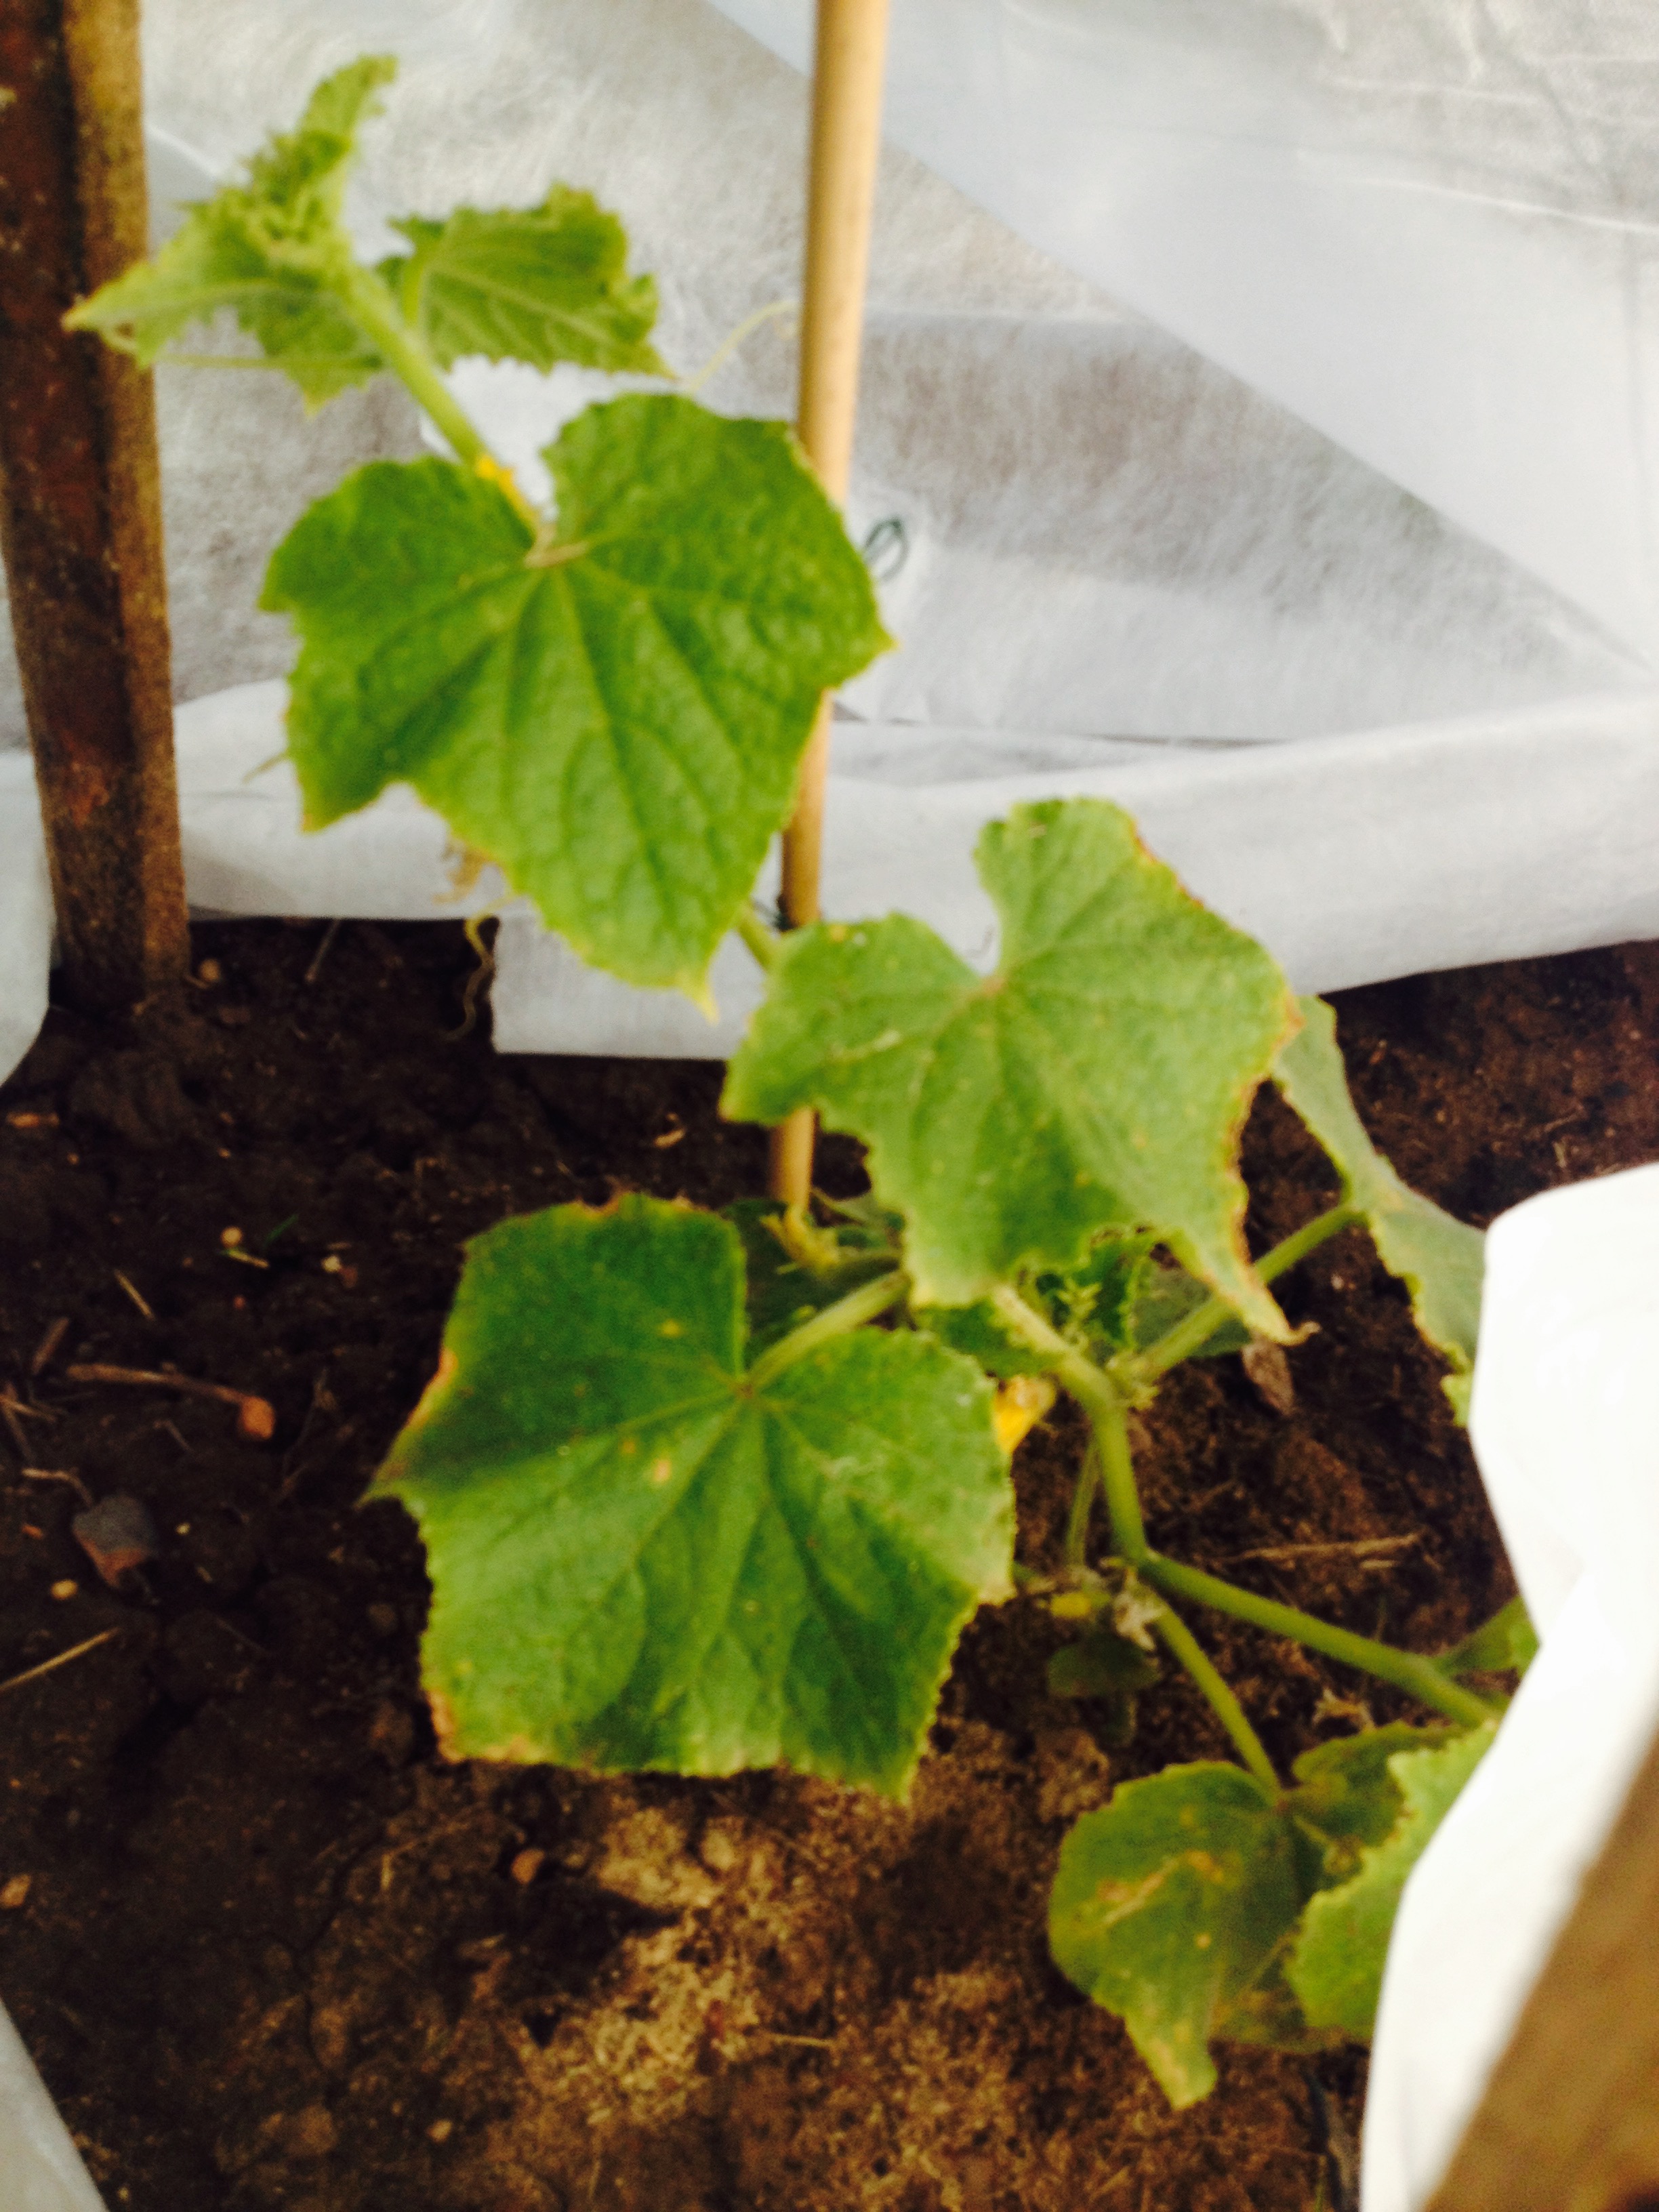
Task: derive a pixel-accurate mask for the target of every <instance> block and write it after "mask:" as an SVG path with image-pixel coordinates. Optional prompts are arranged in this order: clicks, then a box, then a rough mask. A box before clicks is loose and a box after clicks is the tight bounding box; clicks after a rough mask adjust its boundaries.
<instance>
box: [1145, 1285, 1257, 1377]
mask: <svg viewBox="0 0 1659 2212" xmlns="http://www.w3.org/2000/svg"><path fill="white" fill-rule="evenodd" d="M1209 1295H1210V1294H1209V1292H1208V1291H1207V1290H1206V1288H1205V1286H1204V1285H1203V1284H1202V1283H1200V1282H1199V1281H1198V1280H1196V1279H1195V1278H1194V1277H1193V1276H1191V1275H1189V1274H1188V1273H1187V1271H1186V1269H1185V1268H1184V1267H1165V1266H1164V1264H1163V1262H1162V1261H1151V1262H1150V1263H1149V1264H1148V1266H1147V1267H1146V1270H1145V1272H1144V1273H1143V1274H1142V1275H1141V1277H1140V1280H1139V1285H1138V1286H1137V1289H1136V1291H1135V1298H1134V1304H1133V1308H1132V1310H1131V1312H1130V1316H1129V1341H1128V1345H1127V1349H1128V1350H1130V1351H1133V1352H1145V1351H1146V1349H1147V1348H1148V1347H1149V1346H1152V1345H1154V1344H1156V1343H1157V1342H1158V1339H1159V1338H1160V1337H1164V1336H1167V1335H1168V1334H1169V1333H1170V1330H1171V1329H1172V1328H1174V1327H1175V1325H1176V1322H1181V1321H1185V1320H1186V1318H1187V1316H1188V1314H1189V1313H1191V1312H1193V1311H1194V1309H1195V1308H1197V1307H1199V1306H1201V1305H1202V1304H1204V1302H1205V1300H1206V1298H1207V1297H1209ZM1249 1341H1250V1332H1249V1329H1248V1328H1245V1327H1244V1326H1243V1323H1242V1322H1236V1321H1224V1322H1222V1324H1221V1326H1220V1328H1218V1329H1217V1331H1216V1333H1215V1334H1214V1335H1213V1336H1212V1337H1211V1338H1209V1339H1208V1340H1207V1341H1206V1342H1205V1343H1203V1344H1201V1345H1200V1346H1199V1348H1198V1350H1197V1351H1196V1352H1194V1353H1193V1354H1192V1355H1191V1356H1192V1358H1194V1359H1217V1358H1220V1356H1221V1354H1222V1353H1223V1352H1243V1349H1244V1347H1245V1346H1246V1345H1247V1344H1249Z"/></svg>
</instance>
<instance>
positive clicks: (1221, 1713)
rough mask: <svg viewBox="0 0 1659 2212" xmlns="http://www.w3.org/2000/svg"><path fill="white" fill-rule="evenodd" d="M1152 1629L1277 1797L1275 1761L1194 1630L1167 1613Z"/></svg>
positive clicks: (1246, 1762) (1259, 1777)
mask: <svg viewBox="0 0 1659 2212" xmlns="http://www.w3.org/2000/svg"><path fill="white" fill-rule="evenodd" d="M1152 1626H1153V1628H1154V1629H1155V1630H1156V1632H1158V1635H1159V1636H1161V1637H1162V1638H1163V1639H1164V1643H1165V1644H1167V1645H1168V1646H1169V1649H1170V1656H1171V1657H1172V1658H1175V1659H1177V1660H1179V1661H1180V1662H1181V1664H1182V1666H1183V1667H1184V1668H1186V1670H1187V1672H1188V1674H1190V1675H1191V1676H1192V1678H1193V1680H1194V1682H1195V1683H1196V1684H1197V1685H1198V1686H1199V1688H1200V1690H1201V1691H1202V1692H1203V1693H1204V1696H1205V1699H1206V1702H1207V1704H1208V1705H1209V1708H1210V1711H1212V1713H1213V1714H1214V1715H1215V1717H1216V1718H1217V1719H1218V1721H1219V1722H1220V1723H1221V1725H1222V1727H1223V1728H1225V1729H1226V1731H1227V1734H1228V1735H1229V1737H1230V1738H1231V1741H1232V1745H1233V1748H1234V1749H1235V1750H1236V1751H1237V1753H1238V1755H1239V1757H1240V1758H1241V1759H1243V1762H1244V1764H1245V1765H1246V1766H1248V1767H1249V1770H1250V1771H1251V1773H1252V1774H1254V1775H1255V1778H1256V1780H1257V1781H1258V1782H1260V1783H1261V1784H1262V1786H1263V1787H1264V1788H1265V1789H1267V1790H1272V1791H1273V1795H1274V1796H1275V1797H1277V1796H1279V1794H1280V1790H1281V1787H1282V1785H1281V1784H1280V1782H1279V1777H1278V1775H1277V1774H1275V1773H1274V1771H1273V1761H1272V1759H1269V1758H1268V1756H1267V1753H1266V1752H1265V1751H1264V1750H1263V1749H1262V1747H1261V1737H1260V1736H1259V1735H1257V1734H1256V1732H1255V1729H1253V1728H1252V1727H1251V1726H1250V1723H1249V1721H1248V1720H1247V1719H1246V1718H1245V1715H1244V1708H1243V1705H1240V1704H1239V1702H1238V1699H1237V1698H1236V1697H1235V1696H1234V1695H1233V1693H1232V1692H1231V1690H1230V1689H1229V1688H1228V1686H1227V1685H1226V1683H1225V1681H1224V1680H1222V1678H1221V1676H1220V1675H1219V1674H1218V1673H1217V1672H1216V1669H1215V1666H1214V1663H1213V1662H1212V1660H1211V1659H1210V1657H1209V1656H1208V1655H1207V1654H1206V1651H1205V1650H1204V1649H1203V1646H1202V1645H1201V1644H1200V1643H1199V1640H1198V1638H1196V1637H1195V1636H1194V1634H1193V1632H1192V1630H1191V1629H1190V1628H1188V1626H1187V1624H1186V1622H1185V1621H1184V1620H1182V1619H1181V1617H1180V1615H1179V1614H1178V1613H1170V1612H1169V1611H1167V1610H1166V1611H1164V1612H1163V1613H1159V1614H1158V1618H1157V1620H1154V1621H1153V1623H1152Z"/></svg>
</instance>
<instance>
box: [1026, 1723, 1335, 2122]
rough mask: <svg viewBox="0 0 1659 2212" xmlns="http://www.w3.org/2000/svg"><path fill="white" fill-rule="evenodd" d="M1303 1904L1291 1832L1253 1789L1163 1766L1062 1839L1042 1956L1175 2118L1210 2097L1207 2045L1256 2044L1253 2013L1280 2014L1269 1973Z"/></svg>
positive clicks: (1227, 1770) (1227, 1771) (1236, 1773)
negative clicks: (1139, 2063)
mask: <svg viewBox="0 0 1659 2212" xmlns="http://www.w3.org/2000/svg"><path fill="white" fill-rule="evenodd" d="M1303 1897H1304V1885H1303V1881H1302V1878H1301V1875H1300V1872H1299V1869H1298V1865H1297V1847H1296V1838H1295V1836H1294V1832H1293V1831H1292V1828H1291V1823H1290V1821H1289V1820H1288V1819H1287V1818H1286V1817H1285V1814H1284V1813H1283V1811H1282V1810H1281V1809H1280V1808H1279V1805H1278V1804H1276V1803H1275V1802H1274V1800H1273V1797H1272V1796H1270V1795H1269V1793H1268V1792H1267V1790H1264V1789H1263V1788H1262V1786H1261V1784H1260V1783H1259V1782H1257V1781H1255V1779H1254V1778H1252V1777H1251V1776H1250V1775H1248V1774H1246V1773H1245V1772H1243V1770H1242V1769H1241V1768H1239V1767H1237V1766H1224V1765H1212V1764H1209V1763H1207V1762H1206V1763H1204V1764H1200V1765H1191V1766H1166V1767H1165V1768H1164V1771H1163V1772H1162V1773H1161V1774H1154V1775H1152V1776H1151V1777H1150V1778H1148V1779H1147V1780H1146V1781H1144V1782H1128V1783H1125V1784H1123V1785H1122V1786H1121V1788H1120V1789H1119V1790H1116V1791H1115V1793H1114V1795H1113V1797H1112V1802H1111V1803H1110V1804H1109V1805H1108V1806H1107V1807H1105V1808H1104V1809H1103V1811H1101V1812H1098V1813H1087V1814H1085V1815H1084V1817H1083V1818H1082V1820H1079V1822H1078V1824H1077V1826H1075V1827H1074V1828H1073V1830H1072V1832H1071V1834H1070V1835H1069V1836H1068V1837H1067V1838H1066V1842H1065V1844H1064V1846H1063V1847H1062V1849H1061V1851H1060V1869H1059V1872H1058V1873H1057V1875H1055V1878H1054V1893H1053V1896H1052V1898H1051V1899H1050V1902H1049V1909H1048V1936H1049V1942H1050V1945H1051V1948H1053V1951H1054V1960H1055V1962H1056V1964H1057V1965H1058V1966H1060V1971H1061V1972H1063V1973H1065V1974H1066V1975H1067V1976H1068V1977H1069V1978H1070V1979H1071V1980H1072V1981H1073V1982H1075V1983H1076V1984H1077V1986H1078V1987H1079V1989H1080V1990H1083V1991H1085V1994H1086V1995H1088V1996H1091V1997H1093V1999H1094V2000H1095V2002H1097V2004H1101V2005H1103V2006H1104V2007H1105V2008H1106V2009H1107V2010H1108V2011H1109V2012H1114V2013H1115V2014H1117V2015H1118V2016H1119V2017H1120V2018H1121V2020H1122V2021H1123V2023H1124V2025H1125V2026H1126V2027H1127V2029H1128V2031H1129V2034H1130V2037H1131V2039H1133V2043H1134V2046H1135V2048H1136V2050H1137V2051H1139V2053H1140V2055H1141V2057H1143V2058H1144V2059H1145V2060H1146V2063H1147V2065H1148V2066H1149V2067H1150V2068H1151V2069H1152V2073H1153V2074H1154V2075H1156V2077H1157V2079H1158V2084H1159V2086H1160V2087H1161V2088H1162V2089H1163V2091H1164V2094H1165V2095H1166V2096H1167V2097H1168V2098H1169V2100H1170V2103H1171V2104H1172V2105H1175V2106H1177V2107H1179V2106H1184V2105H1190V2104H1194V2103H1195V2102H1196V2101H1197V2100H1198V2099H1199V2098H1200V2097H1204V2096H1207V2095H1208V2093H1209V2092H1210V2091H1211V2090H1212V2088H1213V2087H1214V2086H1215V2066H1214V2063H1213V2061H1212V2058H1211V2057H1210V2050H1209V2046H1210V2043H1211V2041H1212V2039H1214V2038H1216V2037H1218V2036H1222V2035H1225V2034H1227V2033H1231V2032H1237V2033H1242V2035H1243V2038H1244V2039H1248V2040H1250V2041H1255V2040H1259V2039H1261V2033H1260V2030H1261V2025H1262V2023H1261V2012H1262V2010H1263V2003H1262V2000H1264V1999H1265V2000H1267V2005H1268V2008H1270V2009H1271V2010H1272V2011H1273V2012H1274V2013H1275V2014H1277V2013H1278V2012H1279V2009H1280V2005H1279V2001H1278V1992H1277V1989H1276V1984H1277V1973H1276V1967H1277V1963H1278V1960H1279V1955H1280V1954H1281V1952H1282V1949H1283V1948H1284V1946H1285V1942H1286V1939H1287V1938H1288V1936H1289V1935H1290V1932H1291V1929H1292V1927H1293V1926H1294V1925H1295V1923H1296V1918H1297V1914H1298V1913H1299V1912H1300V1911H1301V1910H1302V1903H1303ZM1290 2009H1291V2013H1292V2015H1293V2012H1294V2008H1293V2007H1291V2008H1290ZM1279 2039H1283V2034H1282V2027H1281V2036H1280V2038H1279Z"/></svg>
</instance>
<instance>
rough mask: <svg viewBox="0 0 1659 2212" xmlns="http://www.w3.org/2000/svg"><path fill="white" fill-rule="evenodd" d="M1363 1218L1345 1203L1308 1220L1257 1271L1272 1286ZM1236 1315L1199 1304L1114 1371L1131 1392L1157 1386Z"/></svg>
mask: <svg viewBox="0 0 1659 2212" xmlns="http://www.w3.org/2000/svg"><path fill="white" fill-rule="evenodd" d="M1364 1218H1365V1217H1364V1214H1363V1213H1362V1212H1360V1210H1359V1208H1358V1206H1350V1205H1348V1204H1347V1202H1346V1200H1344V1201H1343V1203H1342V1204H1340V1206H1329V1207H1328V1208H1327V1210H1326V1211H1325V1212H1323V1213H1319V1214H1316V1215H1315V1217H1314V1218H1313V1219H1312V1220H1311V1221H1306V1222H1304V1224H1303V1225H1302V1226H1301V1228H1300V1229H1298V1230H1296V1231H1293V1233H1292V1234H1291V1236H1289V1237H1285V1239H1284V1240H1283V1242H1282V1243H1278V1244H1275V1245H1274V1246H1273V1249H1272V1250H1271V1251H1269V1252H1264V1253H1263V1255H1261V1259H1259V1260H1258V1261H1256V1263H1255V1272H1256V1273H1257V1274H1258V1275H1259V1276H1260V1277H1261V1279H1262V1281H1263V1282H1264V1283H1271V1282H1272V1281H1273V1279H1274V1278H1275V1277H1276V1276H1279V1275H1282V1274H1284V1273H1285V1271H1286V1269H1287V1268H1291V1267H1295V1265H1296V1264H1297V1261H1298V1260H1305V1259H1306V1258H1307V1256H1308V1255H1309V1253H1310V1252H1315V1251H1317V1250H1318V1249H1319V1247H1320V1246H1321V1245H1322V1244H1325V1243H1329V1241H1330V1239H1331V1238H1332V1237H1339V1236H1340V1235H1341V1233H1342V1231H1344V1230H1345V1229H1352V1228H1354V1227H1356V1226H1357V1225H1358V1224H1359V1223H1360V1222H1362V1221H1363V1220H1364ZM1237 1317H1238V1316H1237V1315H1236V1314H1235V1313H1234V1311H1233V1309H1232V1308H1231V1306H1230V1305H1229V1304H1227V1302H1226V1300H1225V1298H1216V1297H1210V1298H1206V1299H1205V1301H1204V1303H1203V1304H1202V1305H1198V1306H1194V1308H1193V1310H1192V1311H1191V1313H1189V1314H1187V1315H1185V1316H1183V1317H1182V1319H1181V1320H1180V1321H1178V1322H1176V1325H1175V1327H1174V1328H1172V1329H1170V1330H1169V1331H1167V1333H1166V1334H1164V1335H1163V1336H1161V1337H1159V1338H1158V1341H1157V1342H1156V1343H1155V1344H1151V1345H1148V1346H1147V1347H1146V1350H1145V1351H1144V1352H1133V1353H1131V1354H1129V1355H1128V1356H1127V1357H1125V1358H1119V1359H1115V1360H1114V1361H1113V1363H1112V1369H1113V1372H1114V1373H1115V1374H1117V1375H1121V1376H1122V1377H1123V1380H1124V1381H1125V1383H1127V1384H1128V1385H1129V1386H1130V1388H1131V1391H1132V1394H1133V1391H1134V1390H1136V1389H1145V1388H1146V1385H1147V1384H1148V1383H1156V1382H1157V1381H1158V1377H1159V1376H1161V1375H1167V1374H1168V1372H1169V1370H1170V1368H1172V1367H1178V1366H1179V1365H1180V1364H1181V1362H1182V1360H1183V1359H1190V1358H1192V1356H1193V1354H1194V1352H1201V1351H1202V1350H1203V1349H1204V1346H1206V1344H1207V1343H1208V1342H1209V1340H1210V1339H1211V1338H1212V1336H1213V1335H1214V1334H1215V1333H1216V1331H1217V1330H1218V1328H1223V1327H1224V1326H1225V1324H1226V1323H1227V1322H1230V1321H1236V1320H1237Z"/></svg>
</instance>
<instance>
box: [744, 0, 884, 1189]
mask: <svg viewBox="0 0 1659 2212" xmlns="http://www.w3.org/2000/svg"><path fill="white" fill-rule="evenodd" d="M887 10H888V0H818V15H817V58H816V62H815V65H814V71H813V79H812V166H811V183H810V187H809V193H808V207H807V222H806V282H805V295H804V301H803V309H802V317H801V347H800V409H799V431H800V439H801V443H802V445H803V446H805V448H806V454H807V458H808V459H809V460H810V461H811V464H812V465H813V467H814V468H815V469H816V470H817V473H818V477H819V478H820V480H821V481H822V483H823V488H824V489H825V490H826V491H827V492H828V493H829V496H830V498H831V499H833V500H835V501H836V502H837V503H838V504H839V503H840V502H841V501H843V500H844V499H845V498H846V496H847V482H848V475H849V473H850V471H851V468H852V459H853V425H854V420H855V419H856V416H857V413H858V396H859V357H860V352H861V350H862V348H863V342H864V294H865V286H866V279H867V276H868V273H869V265H870V224H871V217H872V210H873V209H874V205H875V191H876V165H877V159H878V155H879V153H880V149H881V86H882V75H883V71H884V67H885V64H886V58H887ZM829 720H830V701H829V696H828V695H827V694H826V696H825V697H824V698H823V701H822V702H821V703H820V705H819V708H818V714H817V721H816V722H815V723H814V724H813V726H812V735H811V740H810V741H809V743H808V744H807V748H806V751H805V756H804V757H803V758H802V761H801V767H800V781H799V786H798V787H797V793H796V800H795V815H794V819H793V821H792V822H791V823H790V824H789V827H788V829H787V830H786V831H785V832H784V838H783V892H782V905H783V912H784V916H785V919H786V920H787V922H788V925H789V927H791V928H792V929H799V928H801V927H803V926H804V925H805V923H807V922H810V921H817V917H818V878H819V871H820V865H821V857H822V853H823V799H824V785H825V781H826V779H827V777H828V775H829ZM813 1140H814V1123H813V1119H812V1115H811V1110H810V1109H807V1108H803V1109H801V1110H800V1111H799V1113H797V1114H793V1115H790V1117H789V1119H788V1120H787V1121H784V1122H782V1123H781V1124H780V1126H779V1127H777V1128H775V1130H774V1131H773V1132H772V1194H773V1196H774V1197H775V1198H781V1199H782V1200H783V1201H784V1203H785V1205H786V1206H805V1204H806V1202H807V1200H808V1199H809V1198H810V1196H811V1188H812V1149H813Z"/></svg>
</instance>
